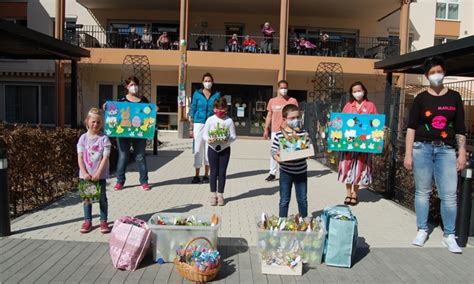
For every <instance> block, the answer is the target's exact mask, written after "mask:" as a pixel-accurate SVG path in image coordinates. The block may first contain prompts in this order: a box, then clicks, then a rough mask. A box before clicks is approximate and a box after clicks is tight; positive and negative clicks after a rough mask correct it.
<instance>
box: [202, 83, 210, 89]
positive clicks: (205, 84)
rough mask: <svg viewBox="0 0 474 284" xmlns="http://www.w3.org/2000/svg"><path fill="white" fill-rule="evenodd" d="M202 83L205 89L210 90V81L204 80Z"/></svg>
mask: <svg viewBox="0 0 474 284" xmlns="http://www.w3.org/2000/svg"><path fill="white" fill-rule="evenodd" d="M203 85H204V88H205V89H206V90H210V89H211V88H212V82H204V83H203Z"/></svg>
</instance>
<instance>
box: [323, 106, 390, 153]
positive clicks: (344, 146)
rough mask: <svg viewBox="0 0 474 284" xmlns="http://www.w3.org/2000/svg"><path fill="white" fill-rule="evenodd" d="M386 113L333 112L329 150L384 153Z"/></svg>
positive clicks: (329, 131) (330, 124)
mask: <svg viewBox="0 0 474 284" xmlns="http://www.w3.org/2000/svg"><path fill="white" fill-rule="evenodd" d="M384 127H385V115H383V114H353V113H340V112H332V113H331V116H330V122H329V130H328V150H330V151H348V152H363V153H375V154H376V153H382V150H383V145H384V134H385V132H384Z"/></svg>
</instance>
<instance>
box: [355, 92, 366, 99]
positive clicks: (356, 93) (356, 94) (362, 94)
mask: <svg viewBox="0 0 474 284" xmlns="http://www.w3.org/2000/svg"><path fill="white" fill-rule="evenodd" d="M352 95H353V96H354V99H356V100H358V101H360V100H361V99H362V98H363V97H364V92H355V93H352Z"/></svg>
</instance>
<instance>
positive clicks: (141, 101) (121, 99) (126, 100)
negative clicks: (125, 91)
mask: <svg viewBox="0 0 474 284" xmlns="http://www.w3.org/2000/svg"><path fill="white" fill-rule="evenodd" d="M118 101H119V102H128V103H144V104H147V103H149V102H150V101H149V100H148V99H147V98H146V97H141V98H140V101H139V102H132V101H130V100H128V99H127V96H125V97H123V98H120V99H119V100H118Z"/></svg>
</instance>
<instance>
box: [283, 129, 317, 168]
mask: <svg viewBox="0 0 474 284" xmlns="http://www.w3.org/2000/svg"><path fill="white" fill-rule="evenodd" d="M279 143H280V160H281V161H282V162H286V161H293V160H299V159H306V158H309V157H312V156H314V148H313V144H311V141H310V139H309V137H307V136H306V135H304V136H296V135H294V136H290V137H283V138H281V139H280V141H279Z"/></svg>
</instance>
